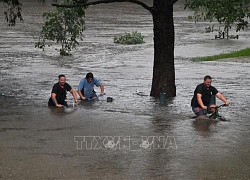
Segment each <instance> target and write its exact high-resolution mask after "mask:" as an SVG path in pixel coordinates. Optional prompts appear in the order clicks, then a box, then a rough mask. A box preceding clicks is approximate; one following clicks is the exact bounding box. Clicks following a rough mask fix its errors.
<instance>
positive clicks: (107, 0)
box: [52, 0, 152, 13]
mask: <svg viewBox="0 0 250 180" xmlns="http://www.w3.org/2000/svg"><path fill="white" fill-rule="evenodd" d="M114 2H130V3H134V4H138V5H140V6H142V7H143V8H145V9H146V10H148V11H149V12H150V13H152V7H150V6H148V5H146V4H145V3H143V2H141V1H139V0H98V1H93V2H88V3H84V4H72V5H65V4H64V5H63V4H52V6H56V7H65V8H74V7H88V6H92V5H97V4H108V3H114Z"/></svg>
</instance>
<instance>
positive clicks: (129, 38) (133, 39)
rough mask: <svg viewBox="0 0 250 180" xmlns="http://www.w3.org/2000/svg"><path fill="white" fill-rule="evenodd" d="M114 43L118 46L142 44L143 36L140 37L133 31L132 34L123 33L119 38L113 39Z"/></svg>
mask: <svg viewBox="0 0 250 180" xmlns="http://www.w3.org/2000/svg"><path fill="white" fill-rule="evenodd" d="M114 43H119V44H142V43H145V42H144V36H143V35H141V33H138V32H137V31H134V32H132V33H125V34H123V35H120V36H116V37H114Z"/></svg>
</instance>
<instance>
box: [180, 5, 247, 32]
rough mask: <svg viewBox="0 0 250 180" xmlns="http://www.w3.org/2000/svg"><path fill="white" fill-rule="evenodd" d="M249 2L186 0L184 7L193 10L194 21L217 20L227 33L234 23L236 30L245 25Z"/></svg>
mask: <svg viewBox="0 0 250 180" xmlns="http://www.w3.org/2000/svg"><path fill="white" fill-rule="evenodd" d="M249 4H250V0H186V4H185V8H189V9H191V10H193V11H194V12H195V14H194V17H195V20H196V21H199V20H201V19H203V20H209V21H214V20H216V21H218V22H219V24H220V25H221V26H223V27H224V30H223V31H224V32H226V33H227V32H228V30H229V29H231V27H232V26H234V25H235V26H236V31H240V30H244V28H245V27H247V25H248V21H247V20H248V18H249V17H250V11H249V7H250V6H249Z"/></svg>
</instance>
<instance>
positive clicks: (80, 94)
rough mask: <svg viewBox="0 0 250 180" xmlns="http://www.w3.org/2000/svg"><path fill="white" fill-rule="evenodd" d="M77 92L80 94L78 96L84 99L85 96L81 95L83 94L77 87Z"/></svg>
mask: <svg viewBox="0 0 250 180" xmlns="http://www.w3.org/2000/svg"><path fill="white" fill-rule="evenodd" d="M77 93H78V94H79V96H80V98H81V99H82V100H85V99H86V98H85V97H84V96H83V94H82V92H81V91H80V90H79V89H78V90H77Z"/></svg>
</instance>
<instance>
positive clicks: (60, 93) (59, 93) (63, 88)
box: [48, 74, 78, 107]
mask: <svg viewBox="0 0 250 180" xmlns="http://www.w3.org/2000/svg"><path fill="white" fill-rule="evenodd" d="M58 78H59V81H58V83H56V84H55V85H54V86H53V89H52V92H51V97H50V99H49V102H48V105H49V106H56V107H63V106H67V102H66V101H65V99H66V94H67V91H69V92H70V93H71V94H72V95H73V97H74V100H75V103H77V101H78V100H77V95H76V93H75V91H74V90H73V89H72V88H71V86H70V85H69V84H68V83H66V77H65V75H63V74H61V75H59V76H58Z"/></svg>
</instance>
